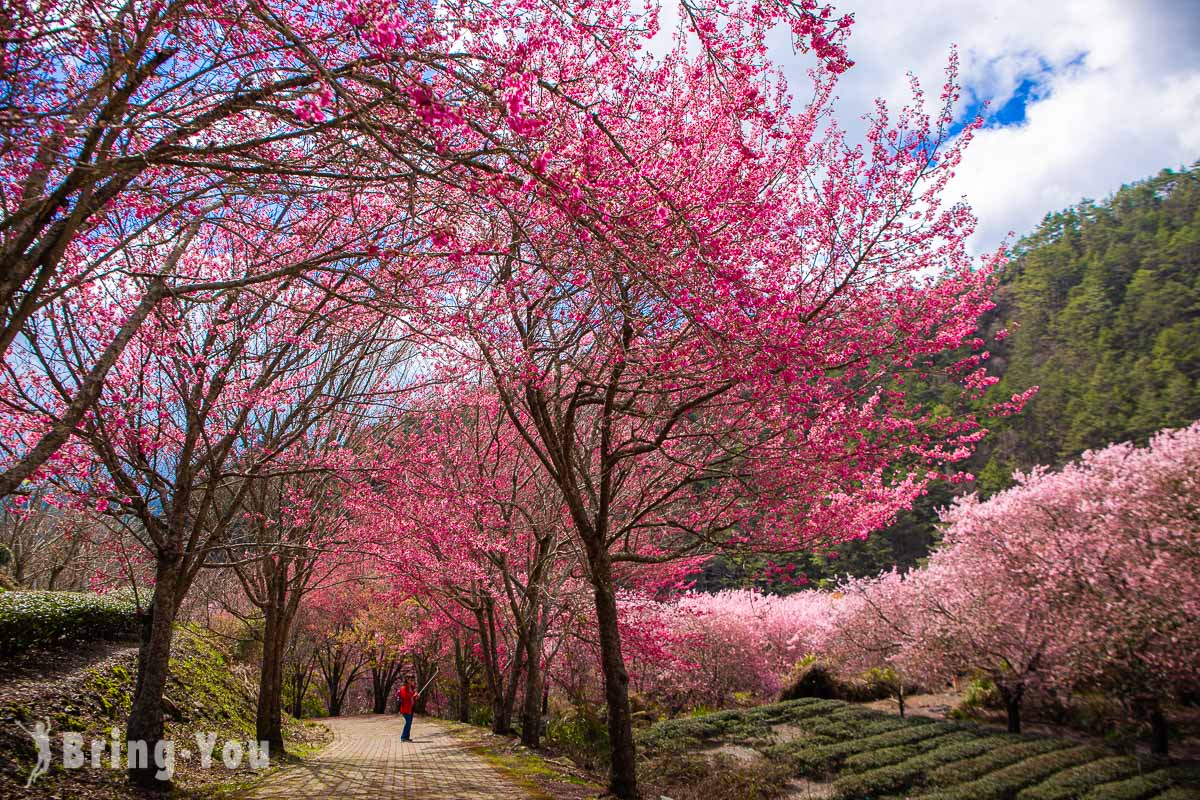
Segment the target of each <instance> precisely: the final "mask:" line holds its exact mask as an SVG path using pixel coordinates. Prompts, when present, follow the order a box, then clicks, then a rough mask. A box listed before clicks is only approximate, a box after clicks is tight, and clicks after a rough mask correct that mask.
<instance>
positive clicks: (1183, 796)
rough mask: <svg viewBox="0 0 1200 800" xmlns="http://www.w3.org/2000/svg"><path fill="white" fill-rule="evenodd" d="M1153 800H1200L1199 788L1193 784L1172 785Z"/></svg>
mask: <svg viewBox="0 0 1200 800" xmlns="http://www.w3.org/2000/svg"><path fill="white" fill-rule="evenodd" d="M1154 800H1200V789H1197V788H1196V787H1194V786H1172V787H1171V788H1170V789H1167V790H1166V791H1165V792H1163V793H1162V794H1160V795H1155V797H1154Z"/></svg>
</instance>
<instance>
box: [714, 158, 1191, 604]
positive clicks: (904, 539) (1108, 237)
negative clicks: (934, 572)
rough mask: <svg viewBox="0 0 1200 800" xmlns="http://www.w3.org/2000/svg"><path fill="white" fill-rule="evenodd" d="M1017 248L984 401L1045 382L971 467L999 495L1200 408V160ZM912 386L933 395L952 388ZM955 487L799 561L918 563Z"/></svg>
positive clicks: (735, 570)
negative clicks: (1019, 475) (828, 551)
mask: <svg viewBox="0 0 1200 800" xmlns="http://www.w3.org/2000/svg"><path fill="white" fill-rule="evenodd" d="M1012 256H1013V257H1012V260H1011V261H1010V262H1009V263H1008V265H1007V266H1006V267H1005V269H1004V271H1003V273H1002V274H1001V275H1000V278H999V283H998V286H997V290H996V293H995V295H994V298H993V299H994V300H995V302H996V308H995V309H993V310H992V311H990V312H988V314H987V316H986V320H985V325H984V326H983V327H984V330H985V331H986V332H987V333H988V334H989V336H988V347H989V350H990V354H991V356H990V358H989V359H988V362H987V363H988V369H989V372H990V373H991V374H992V375H994V376H996V377H998V378H999V379H1000V381H999V383H997V384H996V385H995V386H994V387H992V389H991V391H990V393H989V395H988V397H987V399H986V402H985V403H981V404H980V408H981V409H982V408H984V407H985V406H986V405H988V404H990V403H993V402H996V401H998V400H1001V399H1004V398H1006V397H1009V396H1011V395H1012V394H1014V393H1017V392H1020V391H1024V390H1025V389H1026V388H1028V387H1030V386H1038V387H1040V388H1039V391H1038V393H1037V394H1036V395H1035V396H1034V397H1033V399H1032V400H1031V401H1030V402H1029V404H1028V405H1027V406H1026V407H1025V410H1024V411H1023V412H1022V413H1021V414H1018V415H1016V416H1014V417H1009V418H1007V419H1003V420H999V421H998V422H997V423H996V424H995V425H993V426H992V432H991V433H990V434H989V436H988V437H987V439H986V440H985V441H984V442H983V444H982V446H981V447H980V449H979V451H978V453H977V454H976V456H975V457H974V458H973V460H972V462H971V463H970V464H969V465H968V469H970V470H971V471H973V472H974V473H975V474H976V475H977V480H976V481H974V482H973V483H971V484H967V488H968V490H970V489H975V490H978V491H980V492H982V493H984V494H990V493H993V492H995V491H997V490H999V489H1002V488H1004V487H1006V486H1007V485H1008V484H1009V482H1010V476H1011V475H1012V473H1013V471H1014V470H1022V469H1028V468H1029V467H1032V466H1034V465H1036V464H1049V465H1054V466H1057V465H1060V464H1062V463H1064V462H1065V461H1067V460H1070V459H1071V458H1074V457H1075V456H1077V455H1079V454H1080V453H1082V452H1083V451H1084V450H1087V449H1090V448H1095V447H1101V446H1103V445H1106V444H1109V443H1111V442H1120V441H1127V440H1134V441H1137V442H1144V441H1145V440H1146V438H1147V437H1148V436H1149V435H1150V434H1151V433H1153V432H1154V431H1156V430H1159V429H1161V428H1164V427H1179V426H1182V425H1184V424H1186V423H1188V422H1191V421H1193V420H1195V419H1197V418H1200V164H1198V165H1194V166H1192V167H1191V168H1190V169H1188V170H1184V171H1173V170H1163V171H1162V172H1161V173H1159V174H1158V175H1157V176H1155V177H1153V178H1149V179H1147V180H1145V181H1141V182H1139V183H1135V184H1132V185H1129V186H1125V187H1123V188H1121V189H1120V190H1119V191H1118V192H1117V193H1116V194H1115V195H1114V196H1113V197H1112V198H1110V199H1108V200H1105V201H1103V202H1093V201H1090V200H1085V201H1083V202H1081V203H1079V204H1078V205H1077V206H1074V207H1073V208H1069V209H1067V210H1065V211H1060V212H1056V213H1052V214H1048V215H1047V216H1046V218H1045V220H1043V222H1042V224H1041V225H1040V226H1039V227H1038V228H1037V230H1035V231H1034V232H1033V233H1031V234H1029V235H1027V236H1025V237H1023V238H1021V239H1020V240H1019V241H1018V242H1017V243H1016V245H1015V246H1014V247H1013V249H1012ZM1004 330H1007V331H1008V332H1009V334H1008V336H1007V337H1006V338H1002V341H999V342H997V341H995V340H994V339H995V336H994V335H995V334H996V333H997V332H1000V331H1004ZM910 389H912V390H913V391H915V392H920V393H923V394H925V395H927V399H928V400H929V401H930V402H935V403H936V402H937V401H938V394H939V392H940V391H941V387H937V386H926V387H919V388H913V387H910ZM945 390H946V391H947V392H951V391H953V389H952V387H945ZM952 497H953V491H952V490H951V488H950V487H949V486H946V485H942V486H938V487H934V488H933V490H932V491H931V492H930V494H929V496H928V497H927V498H924V499H923V501H922V502H921V503H919V505H918V507H917V508H916V509H914V511H913V512H911V513H908V514H905V515H903V517H902V518H901V519H900V520H899V521H898V522H897V524H895V525H893V526H892V527H891V528H889V529H887V530H885V531H882V532H880V533H878V534H875V535H874V536H872V537H871V538H870V539H869V540H867V541H863V542H852V543H848V544H843V545H841V546H840V547H839V548H838V553H837V554H836V557H835V558H824V557H820V556H804V557H802V558H801V559H800V561H799V563H798V564H797V568H798V570H799V571H802V572H804V573H805V574H807V575H808V577H809V578H811V579H813V580H817V579H822V578H825V579H828V578H830V577H833V576H836V575H840V574H846V573H849V574H852V575H856V576H862V575H870V574H874V573H876V572H878V571H880V570H881V569H886V568H888V567H889V566H891V565H892V564H898V565H900V566H902V567H908V566H911V565H913V564H915V563H916V562H917V561H918V560H919V559H921V558H923V557H924V556H925V555H926V554H927V553H928V549H929V547H930V546H931V545H932V544H933V542H934V541H935V539H936V529H935V525H934V523H935V521H936V509H937V507H939V506H942V505H945V504H946V503H948V502H949V501H950V499H951V498H952ZM763 566H764V563H763V562H762V561H761V559H754V560H753V561H752V562H750V563H739V564H733V563H729V562H727V561H720V562H718V563H715V564H713V565H712V566H711V567H710V568H709V570H707V572H706V574H705V576H704V577H703V578H702V579H701V581H700V585H701V586H703V587H705V588H717V587H719V586H727V585H753V584H755V583H759V584H760V585H761V584H762V579H761V577H760V575H761V569H762V567H763ZM772 588H775V589H785V588H787V585H786V584H777V585H774V586H773V587H772Z"/></svg>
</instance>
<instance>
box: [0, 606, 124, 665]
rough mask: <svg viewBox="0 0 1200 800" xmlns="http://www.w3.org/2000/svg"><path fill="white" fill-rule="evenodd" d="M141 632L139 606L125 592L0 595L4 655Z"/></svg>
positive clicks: (0, 653) (1, 652)
mask: <svg viewBox="0 0 1200 800" xmlns="http://www.w3.org/2000/svg"><path fill="white" fill-rule="evenodd" d="M136 633H137V617H136V607H135V605H134V602H133V599H132V597H130V596H129V595H128V594H125V593H113V594H108V595H98V594H91V593H86V592H28V591H20V592H4V593H3V594H0V656H11V655H15V654H16V653H20V652H23V651H25V650H28V649H29V648H31V647H35V646H45V645H51V644H57V643H61V642H68V641H79V640H93V639H122V638H126V637H129V636H133V635H136Z"/></svg>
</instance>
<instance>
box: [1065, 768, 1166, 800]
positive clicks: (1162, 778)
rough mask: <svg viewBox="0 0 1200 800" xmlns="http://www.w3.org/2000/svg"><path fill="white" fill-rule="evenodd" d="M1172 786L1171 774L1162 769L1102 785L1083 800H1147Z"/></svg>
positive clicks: (1084, 796)
mask: <svg viewBox="0 0 1200 800" xmlns="http://www.w3.org/2000/svg"><path fill="white" fill-rule="evenodd" d="M1170 785H1171V773H1170V772H1169V771H1167V770H1165V769H1160V770H1156V771H1155V772H1147V773H1146V774H1144V775H1138V776H1136V777H1132V778H1126V779H1125V780H1123V781H1113V782H1112V783H1102V784H1100V785H1099V786H1095V787H1093V788H1091V789H1089V790H1088V791H1087V792H1086V793H1085V794H1084V795H1083V800H1146V798H1150V797H1153V796H1154V795H1156V794H1158V793H1159V792H1161V791H1162V790H1163V789H1166V788H1167V787H1168V786H1170Z"/></svg>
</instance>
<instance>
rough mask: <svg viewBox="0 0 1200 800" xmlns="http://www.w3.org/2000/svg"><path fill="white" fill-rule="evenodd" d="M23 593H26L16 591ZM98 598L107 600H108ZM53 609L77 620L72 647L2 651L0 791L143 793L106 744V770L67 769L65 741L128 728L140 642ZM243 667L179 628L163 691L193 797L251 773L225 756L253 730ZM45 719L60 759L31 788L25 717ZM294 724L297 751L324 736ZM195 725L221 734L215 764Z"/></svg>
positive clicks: (53, 605) (74, 601) (16, 794)
mask: <svg viewBox="0 0 1200 800" xmlns="http://www.w3.org/2000/svg"><path fill="white" fill-rule="evenodd" d="M19 594H23V593H10V595H19ZM37 594H38V595H39V596H38V597H37V598H36V601H37V602H36V607H38V608H48V609H60V608H62V607H64V606H65V607H76V606H78V607H81V608H85V609H86V608H92V607H93V606H97V603H96V602H93V601H92V600H91V599H89V598H83V599H82V600H81V599H80V598H79V597H77V596H74V595H72V596H70V597H68V598H66V599H65V600H62V601H61V602H51V601H50V600H51V599H52V598H49V596H51V595H53V594H55V593H50V592H41V593H37ZM58 594H63V595H67V594H71V593H58ZM7 599H9V600H10V601H13V602H12V603H10V605H15V604H16V602H15V600H14V598H13V597H11V596H9V597H8V598H7ZM28 605H29V604H28V603H26V604H23V606H22V607H24V606H28ZM99 607H102V608H105V609H107V608H108V606H107V605H106V604H103V603H101V604H99ZM11 610H12V609H10V611H11ZM54 613H56V614H57V615H58V616H59V617H61V618H62V619H61V620H60V621H62V622H64V624H66V625H67V627H68V628H69V629H70V631H69V632H70V634H71V636H70V637H69V638H70V640H71V643H70V645H69V646H63V645H59V646H51V647H42V648H40V649H33V650H29V651H27V652H25V653H24V654H23V655H21V656H16V657H10V658H8V659H4V660H0V671H2V672H3V673H4V674H5V682H4V685H2V686H0V797H4V798H20V797H31V798H32V797H70V798H92V797H95V798H117V797H140V796H141V795H139V794H138V793H137V792H136V791H135V790H134V789H132V788H131V787H130V786H129V784H128V783H127V782H126V780H125V773H124V770H122V769H117V770H114V769H111V768H110V767H109V758H110V751H108V750H106V751H105V753H104V756H103V764H104V767H103V768H102V769H92V768H91V767H90V766H89V765H85V767H84V768H81V769H70V770H68V769H64V768H63V766H62V763H63V762H62V753H61V749H60V745H61V741H62V739H61V737H62V734H63V733H64V732H68V731H77V732H80V733H81V734H82V735H83V739H84V742H85V745H84V752H85V753H87V752H88V745H89V744H90V742H92V741H93V740H97V739H100V740H109V739H110V738H111V735H112V734H111V732H112V730H113V729H114V728H115V729H116V730H117V732H118V734H119V735H123V733H124V726H125V720H126V718H127V716H128V713H129V707H130V702H131V698H132V696H133V689H134V676H135V675H136V673H137V669H136V667H137V650H136V646H135V645H133V644H132V643H129V642H125V641H112V640H104V639H100V638H97V637H96V636H93V637H91V638H88V637H86V636H83V635H82V634H81V633H80V631H78V630H76V629H75V626H74V623H75V618H76V615H75V614H73V613H66V614H64V613H63V612H61V611H56V612H54ZM46 627H49V624H47V626H46ZM107 633H108V630H107V629H104V628H98V629H97V630H96V631H95V634H97V636H105V635H107ZM50 638H51V639H56V638H57V637H50ZM240 667H241V665H238V664H235V663H233V662H232V660H231V659H230V657H229V655H228V654H227V653H225V652H223V650H222V648H221V646H220V645H219V644H218V643H217V641H216V640H215V639H213V638H212V637H211V635H210V634H206V633H205V632H203V631H200V630H198V629H192V628H188V627H183V628H180V629H178V630H177V631H176V636H175V642H174V646H173V649H172V655H171V677H170V679H169V681H168V685H167V690H166V702H165V707H166V709H167V721H166V734H165V738H166V739H168V740H171V741H174V742H175V743H176V751H177V755H176V774H175V783H176V786H177V787H178V788H179V789H180V790H182V791H183V792H184V793H185V794H186V795H188V796H196V797H211V796H214V793H215V792H216V791H217V789H216V787H217V786H218V785H221V786H225V787H228V786H231V785H237V784H238V783H239V782H243V781H245V780H247V779H250V778H251V777H252V773H251V772H250V770H249V763H248V760H243V764H242V767H241V769H239V770H238V771H237V772H234V773H231V772H230V771H228V770H226V769H225V768H224V766H223V765H222V764H221V763H220V749H221V747H222V746H223V745H224V743H225V742H227V741H235V742H238V743H240V744H241V746H242V747H245V746H246V744H247V743H248V742H250V741H252V740H253V739H254V738H255V737H254V715H255V698H254V691H255V684H254V681H253V677H254V676H253V673H252V672H250V673H248V672H246V671H245V670H244V669H242V668H240ZM38 720H48V721H49V722H50V737H51V742H52V744H53V747H54V758H53V762H52V764H53V766H52V768H51V770H50V772H49V773H48V774H46V775H44V776H43V777H41V778H40V779H39V780H38V781H37V782H36V783H35V784H34V786H33V787H32V788H29V789H26V787H25V782H26V779H27V777H28V775H29V771H30V769H31V768H32V767H33V765H34V762H35V760H36V750H35V749H34V746H33V743H32V741H31V740H30V739H29V737H28V736H26V734H25V733H23V732H22V731H21V728H20V727H19V726H18V723H19V724H20V725H23V726H24V727H26V728H29V729H32V728H33V727H34V725H35V724H36V722H37V721H38ZM288 726H289V729H288V735H289V740H290V741H294V742H297V743H298V744H299V746H298V747H297V748H295V749H297V750H298V752H303V751H304V750H305V744H306V743H307V744H310V745H311V744H315V743H318V742H320V741H322V740H323V738H324V737H325V735H326V731H325V729H324V728H323V727H321V726H318V725H314V724H312V723H307V724H305V723H299V722H292V721H289V722H288ZM198 733H202V734H206V735H215V736H216V748H215V750H216V752H215V753H214V761H215V762H216V763H215V766H213V767H212V768H210V769H200V768H199V766H198V762H199V758H198V755H197V753H196V751H197V750H198V746H197V744H196V738H195V737H196V735H197V734H198ZM106 744H107V742H106ZM189 748H190V751H191V753H190V757H189V758H184V757H182V755H181V753H182V751H183V750H184V749H189Z"/></svg>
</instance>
